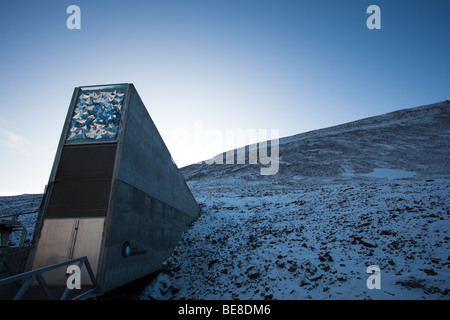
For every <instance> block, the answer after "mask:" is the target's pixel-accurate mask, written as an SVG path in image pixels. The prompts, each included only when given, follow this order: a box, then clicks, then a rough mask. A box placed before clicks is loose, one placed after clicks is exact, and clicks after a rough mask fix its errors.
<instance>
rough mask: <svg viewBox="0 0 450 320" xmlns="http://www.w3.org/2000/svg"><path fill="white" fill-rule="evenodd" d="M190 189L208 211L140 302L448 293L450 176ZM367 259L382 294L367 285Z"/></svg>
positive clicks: (408, 296) (236, 184)
mask: <svg viewBox="0 0 450 320" xmlns="http://www.w3.org/2000/svg"><path fill="white" fill-rule="evenodd" d="M240 185H245V188H242V187H241V188H239V186H240ZM191 187H192V189H193V190H196V191H197V193H196V197H197V199H198V201H199V202H200V203H201V204H202V206H203V213H202V215H201V216H200V217H199V218H198V220H197V221H196V222H195V223H194V224H193V225H192V226H191V227H190V228H189V229H188V230H187V231H186V232H185V234H184V236H183V239H182V240H181V241H180V243H179V246H178V247H177V248H176V250H175V252H174V254H173V256H172V257H171V258H170V259H169V260H168V261H167V264H168V266H167V271H165V272H162V273H161V274H159V275H158V277H157V278H156V280H154V281H153V282H152V283H151V284H150V285H149V286H148V287H147V288H146V289H145V290H144V291H143V292H142V295H141V298H144V299H184V298H186V299H422V298H423V299H448V297H449V295H448V290H449V289H450V270H449V264H450V260H449V258H450V257H449V254H450V250H449V249H450V244H449V241H448V240H449V234H448V230H449V220H448V218H449V208H448V203H449V201H448V200H449V199H448V190H449V187H450V185H449V180H448V179H435V180H433V181H426V180H425V179H423V178H422V179H420V178H419V179H415V178H408V179H387V178H370V177H368V178H346V177H342V178H337V179H333V180H326V181H324V180H323V179H313V178H310V179H299V180H298V181H296V182H295V183H293V184H292V185H289V184H272V185H270V186H268V185H258V184H257V183H251V184H249V183H246V182H245V181H239V180H234V181H233V180H232V179H230V180H229V181H228V183H226V184H222V185H221V186H220V187H217V185H215V183H214V181H211V183H210V184H208V185H205V184H202V186H201V188H196V187H195V183H194V184H193V185H191ZM212 195H214V197H212ZM370 265H377V266H378V267H379V268H380V269H381V275H380V276H381V277H380V280H381V282H380V283H381V289H380V290H377V289H372V290H370V289H368V288H367V286H366V281H367V279H368V277H369V276H370V275H369V274H367V273H366V270H367V267H368V266H370Z"/></svg>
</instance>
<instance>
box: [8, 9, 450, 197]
mask: <svg viewBox="0 0 450 320" xmlns="http://www.w3.org/2000/svg"><path fill="white" fill-rule="evenodd" d="M71 4H75V5H78V6H79V7H80V8H81V30H69V29H68V28H67V27H66V20H67V18H68V17H69V14H67V13H66V9H67V7H68V6H69V5H71ZM371 4H375V5H378V6H379V7H380V9H381V29H380V30H369V29H368V28H367V27H366V20H367V18H368V17H369V14H367V13H366V9H367V7H368V6H369V5H371ZM0 5H1V10H0V41H1V42H0V43H1V49H0V70H1V71H0V72H1V73H0V81H1V83H0V94H1V103H0V150H1V156H0V195H10V194H22V193H40V192H42V191H43V190H44V187H45V184H46V183H47V181H48V177H49V174H50V170H51V167H52V165H53V160H54V156H55V152H56V149H57V146H58V142H59V137H60V134H61V130H62V126H63V123H64V120H65V116H66V112H67V109H68V107H69V102H70V99H71V97H72V93H73V89H74V87H76V86H82V85H99V84H109V83H123V82H130V83H133V84H134V85H135V86H136V88H137V90H138V92H139V94H140V96H141V98H142V99H143V101H144V103H145V105H146V107H147V109H148V110H149V113H150V115H151V116H152V118H153V121H154V122H155V124H156V126H157V127H158V129H159V131H160V133H161V135H162V137H163V139H164V140H165V142H166V144H167V146H168V148H169V150H170V152H171V153H172V156H173V158H174V159H175V161H176V163H177V164H178V166H179V167H182V166H184V165H187V164H190V163H193V162H196V161H199V160H204V159H208V158H210V157H211V156H213V155H214V154H210V152H211V150H202V149H201V148H200V149H199V148H192V146H190V145H189V144H186V143H185V142H183V143H180V141H179V140H177V139H175V137H176V136H177V132H178V133H179V132H180V130H184V132H193V130H194V126H195V123H197V124H198V123H201V125H202V128H203V130H208V129H215V130H219V131H221V132H224V131H225V130H226V129H232V130H233V129H244V130H245V129H267V130H269V129H279V130H280V131H279V132H280V136H282V137H283V136H290V135H293V134H297V133H301V132H306V131H310V130H313V129H318V128H323V127H328V126H332V125H336V124H340V123H344V122H348V121H353V120H357V119H360V118H364V117H368V116H373V115H379V114H383V113H386V112H390V111H394V110H398V109H403V108H409V107H415V106H419V105H424V104H429V103H434V102H438V101H442V100H445V99H449V98H450V94H449V93H450V80H449V79H450V78H449V75H450V59H449V54H450V40H449V39H450V22H449V21H450V1H446V0H419V1H417V0H416V1H406V0H402V1H400V0H389V1H385V0H370V1H366V0H350V1H348V0H342V1H335V0H330V1H320V0H308V1H300V0H295V1H285V0H284V1H283V0H279V1H262V0H259V1H250V0H239V1H236V0H209V1H196V0H182V1H181V0H179V1H167V0H164V1H162V0H161V1H143V0H142V1H137V0H130V1H81V0H71V1H62V0H58V1H45V0H43V1H21V0H14V1H6V0H1V1H0ZM222 151H225V150H222ZM208 152H209V153H208Z"/></svg>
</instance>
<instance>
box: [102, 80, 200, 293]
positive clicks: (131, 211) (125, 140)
mask: <svg viewBox="0 0 450 320" xmlns="http://www.w3.org/2000/svg"><path fill="white" fill-rule="evenodd" d="M128 94H129V95H130V96H129V103H128V105H127V108H128V109H127V110H126V116H125V119H124V123H122V132H121V134H120V138H119V144H118V150H117V154H116V167H115V170H114V177H113V183H112V193H111V200H110V206H109V211H108V216H107V226H106V234H105V240H104V247H103V251H102V269H101V274H100V288H101V290H102V291H107V290H110V289H112V288H114V287H117V286H119V285H122V284H125V283H128V282H130V281H133V280H136V279H137V278H140V277H143V276H145V275H148V274H149V273H152V272H154V271H156V270H158V269H160V268H161V266H162V263H163V262H164V261H165V260H166V259H167V258H168V257H169V256H170V255H171V254H172V251H173V249H174V248H175V246H176V244H177V243H178V241H179V240H180V238H181V234H182V232H183V230H184V229H185V228H186V226H187V225H188V224H189V223H190V222H191V221H192V220H193V219H195V217H196V216H197V215H198V214H199V211H200V209H199V206H198V204H197V202H196V201H195V198H194V197H193V196H192V194H191V192H190V190H189V188H188V187H187V185H186V183H185V181H184V178H183V176H182V175H181V173H180V172H179V170H178V168H177V166H176V165H175V164H174V163H173V162H172V160H171V156H170V153H169V151H168V150H167V148H166V146H165V144H164V141H163V140H162V138H161V136H160V134H159V133H158V130H157V128H156V126H155V124H154V123H153V121H152V119H151V118H150V116H149V114H148V112H147V110H146V108H145V106H144V104H143V103H142V101H141V99H140V98H139V95H138V93H137V92H136V90H135V88H134V86H132V85H131V86H130V90H129V91H128ZM127 242H128V243H130V245H131V254H130V255H129V256H127V257H124V256H123V255H122V248H123V245H124V243H127Z"/></svg>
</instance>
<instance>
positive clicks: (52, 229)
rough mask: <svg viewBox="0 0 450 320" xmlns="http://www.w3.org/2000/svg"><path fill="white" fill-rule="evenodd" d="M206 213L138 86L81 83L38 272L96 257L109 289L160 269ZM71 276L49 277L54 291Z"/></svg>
mask: <svg viewBox="0 0 450 320" xmlns="http://www.w3.org/2000/svg"><path fill="white" fill-rule="evenodd" d="M199 211H200V208H199V206H198V204H197V202H196V200H195V199H194V197H193V195H192V194H191V192H190V190H189V188H188V186H187V185H186V183H185V181H184V178H183V176H182V175H181V173H180V172H179V170H178V168H177V166H176V165H175V163H174V162H173V160H172V158H171V155H170V153H169V151H168V150H167V147H166V146H165V144H164V141H163V139H162V138H161V136H160V134H159V133H158V130H157V128H156V126H155V124H154V123H153V121H152V119H151V118H150V116H149V114H148V112H147V110H146V108H145V106H144V104H143V103H142V101H141V99H140V97H139V95H138V93H137V91H136V89H135V87H134V86H133V85H132V84H118V85H105V86H95V87H94V86H88V87H77V88H75V90H74V94H73V98H72V101H71V104H70V107H69V111H68V113H67V118H66V121H65V124H64V128H63V131H62V134H61V139H60V142H59V146H58V150H57V153H56V156H55V161H54V164H53V168H52V171H51V175H50V179H49V183H48V188H47V192H46V198H45V202H44V204H43V207H42V212H41V215H42V223H41V226H39V230H40V232H39V233H38V236H39V238H38V242H37V246H36V250H35V252H34V254H33V258H32V263H31V265H32V269H36V268H39V267H43V266H47V265H50V264H55V263H59V262H63V261H65V260H68V259H72V258H77V257H80V256H87V257H88V259H89V262H90V265H91V266H92V269H93V271H94V273H95V274H96V277H97V281H98V288H97V290H98V292H105V291H108V290H110V289H113V288H116V287H118V286H120V285H123V284H126V283H128V282H130V281H133V280H136V279H138V278H141V277H143V276H145V275H148V274H150V273H152V272H154V271H157V270H158V269H160V268H161V266H162V263H163V262H164V261H165V260H166V259H167V258H168V257H169V256H170V255H171V254H172V251H173V249H174V248H175V246H176V244H177V243H178V241H179V239H180V237H181V233H182V232H183V230H184V229H185V228H186V226H187V225H188V224H189V223H190V222H192V221H193V220H194V219H195V218H196V217H197V216H198V214H199ZM66 279H67V275H66V270H56V271H54V272H53V273H52V274H50V275H49V276H46V282H47V283H48V284H49V285H54V286H58V285H59V286H65V284H66ZM88 280H89V277H88V276H87V275H86V274H85V275H83V273H82V274H81V282H82V284H83V283H84V282H88Z"/></svg>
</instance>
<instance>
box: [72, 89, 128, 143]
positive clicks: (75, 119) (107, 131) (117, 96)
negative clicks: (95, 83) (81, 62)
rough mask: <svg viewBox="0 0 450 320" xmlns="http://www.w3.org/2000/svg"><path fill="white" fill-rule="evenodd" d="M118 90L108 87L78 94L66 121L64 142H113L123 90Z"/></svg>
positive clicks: (121, 111) (117, 129) (122, 101)
mask: <svg viewBox="0 0 450 320" xmlns="http://www.w3.org/2000/svg"><path fill="white" fill-rule="evenodd" d="M120 89H121V87H116V88H114V87H112V88H102V89H98V90H92V89H90V90H86V91H84V90H83V91H81V93H80V94H79V96H78V99H77V101H76V104H75V107H74V110H73V114H72V117H71V119H70V121H71V123H70V129H69V132H68V134H67V139H66V142H84V141H83V140H85V141H86V140H87V141H89V140H91V141H92V140H93V141H99V142H100V141H104V140H114V139H116V138H117V135H118V133H119V125H120V119H121V118H122V115H123V104H124V97H125V90H124V89H122V90H120ZM87 141H86V142H87Z"/></svg>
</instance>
